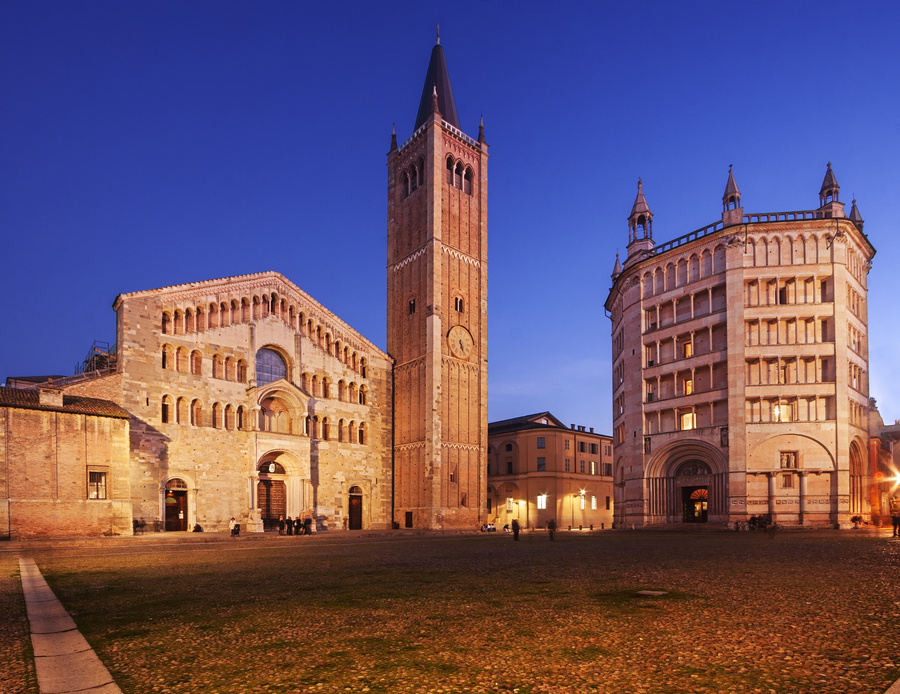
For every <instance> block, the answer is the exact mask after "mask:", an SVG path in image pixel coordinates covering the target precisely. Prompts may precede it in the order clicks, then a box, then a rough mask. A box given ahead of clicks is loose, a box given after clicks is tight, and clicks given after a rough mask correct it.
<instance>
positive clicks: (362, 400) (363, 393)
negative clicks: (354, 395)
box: [359, 386, 369, 405]
mask: <svg viewBox="0 0 900 694" xmlns="http://www.w3.org/2000/svg"><path fill="white" fill-rule="evenodd" d="M368 394H369V390H368V388H366V387H365V386H361V387H360V389H359V404H360V405H365V404H366V401H367V400H368Z"/></svg>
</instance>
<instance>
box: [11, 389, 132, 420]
mask: <svg viewBox="0 0 900 694" xmlns="http://www.w3.org/2000/svg"><path fill="white" fill-rule="evenodd" d="M0 407H14V408H17V409H22V410H45V411H47V412H66V413H68V414H86V415H93V416H95V417H117V418H119V419H128V418H129V416H130V415H129V414H128V412H127V411H125V410H123V409H122V408H121V407H119V406H118V405H117V404H116V403H114V402H110V401H109V400H100V399H99V398H85V397H82V396H80V395H66V394H63V404H62V407H56V406H53V405H42V404H41V402H40V393H39V392H38V391H37V390H32V389H29V390H25V389H22V388H4V387H0Z"/></svg>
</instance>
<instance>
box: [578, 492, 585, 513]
mask: <svg viewBox="0 0 900 694" xmlns="http://www.w3.org/2000/svg"><path fill="white" fill-rule="evenodd" d="M579 498H580V499H581V510H582V511H584V494H582V495H581V496H580V497H579Z"/></svg>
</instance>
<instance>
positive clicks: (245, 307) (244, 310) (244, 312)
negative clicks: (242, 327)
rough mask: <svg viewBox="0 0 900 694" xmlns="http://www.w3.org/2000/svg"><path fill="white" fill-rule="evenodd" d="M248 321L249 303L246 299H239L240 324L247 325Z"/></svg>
mask: <svg viewBox="0 0 900 694" xmlns="http://www.w3.org/2000/svg"><path fill="white" fill-rule="evenodd" d="M249 321H250V302H249V301H248V300H247V297H244V298H243V299H241V322H242V323H247V322H249Z"/></svg>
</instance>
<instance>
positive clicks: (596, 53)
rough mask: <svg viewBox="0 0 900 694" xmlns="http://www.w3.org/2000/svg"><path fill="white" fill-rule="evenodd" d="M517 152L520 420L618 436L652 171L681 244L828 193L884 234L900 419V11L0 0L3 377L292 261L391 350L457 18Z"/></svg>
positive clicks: (52, 364) (510, 228)
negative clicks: (402, 273) (134, 305)
mask: <svg viewBox="0 0 900 694" xmlns="http://www.w3.org/2000/svg"><path fill="white" fill-rule="evenodd" d="M436 23H440V25H441V43H442V45H443V46H444V49H445V53H446V57H447V63H448V67H449V70H450V76H451V79H452V84H453V88H454V92H455V96H456V103H457V106H458V109H459V116H460V120H461V124H462V127H463V130H464V131H466V132H467V133H469V134H470V135H473V136H475V135H477V133H478V121H479V117H480V116H481V115H482V114H483V115H484V123H485V134H486V139H487V141H488V143H489V144H490V145H491V149H490V153H491V160H490V166H489V209H490V216H489V220H490V222H489V248H490V264H489V267H490V270H489V277H490V285H489V287H490V289H489V315H490V333H489V341H490V342H489V344H490V354H489V368H490V411H489V418H490V419H491V421H494V420H497V419H503V418H507V417H514V416H518V415H521V414H526V413H530V412H538V411H543V410H550V411H552V412H553V413H554V414H556V415H557V416H558V417H559V418H560V419H562V420H563V421H564V422H566V423H575V424H584V425H587V426H593V427H596V428H597V430H599V431H602V432H604V433H611V426H612V424H611V415H610V412H611V405H610V380H611V377H610V335H609V333H610V325H609V321H608V319H607V318H606V316H605V314H604V311H603V302H604V300H605V298H606V294H607V291H608V289H609V286H610V279H609V275H610V272H611V270H612V267H613V263H614V260H615V254H616V251H617V250H618V251H620V252H621V253H622V255H623V257H624V250H625V244H626V243H627V226H626V221H625V220H626V217H627V215H628V213H629V211H630V209H631V204H632V202H633V201H634V195H635V191H636V183H637V179H638V177H639V176H641V177H643V180H644V192H645V193H646V196H647V200H648V202H649V204H650V207H651V209H652V210H653V212H654V215H655V217H654V237H655V239H656V240H657V242H663V241H666V240H668V239H671V238H673V237H676V236H680V235H681V234H684V233H687V232H689V231H692V230H694V229H697V228H699V227H702V226H705V225H707V224H709V223H712V222H713V221H715V220H716V219H718V218H719V217H720V215H721V209H722V208H721V197H722V193H723V191H724V188H725V181H726V177H727V172H728V166H729V164H733V165H734V173H735V177H736V179H737V182H738V185H739V186H740V188H741V192H742V194H743V204H744V209H745V211H747V212H774V211H787V210H805V209H813V208H815V207H817V206H818V192H819V186H820V185H821V183H822V178H823V176H824V174H825V165H826V163H827V162H828V161H831V162H833V166H834V171H835V174H836V176H837V179H838V182H839V183H840V185H841V200H842V201H844V202H846V203H847V210H848V211H849V204H850V201H851V200H852V198H853V197H854V196H855V197H856V198H857V200H858V205H859V208H860V211H861V212H862V215H863V217H864V219H865V221H866V227H865V230H866V232H867V233H868V235H869V238H870V239H871V241H872V243H873V244H874V245H875V247H876V248H877V249H878V255H877V256H876V258H875V263H874V267H873V269H872V271H871V273H870V275H869V306H870V312H869V329H870V367H871V391H872V395H873V396H874V397H876V398H877V399H878V402H879V407H880V410H881V412H882V415H883V416H884V418H885V419H886V420H888V421H893V420H894V419H895V418H897V417H900V393H898V387H897V383H898V373H900V347H898V344H900V328H898V320H897V313H898V312H897V310H896V301H897V298H898V296H900V271H898V269H900V241H898V224H897V220H898V211H897V210H893V211H892V207H891V206H892V205H894V204H898V202H900V198H898V190H900V185H898V183H900V174H898V171H900V147H898V145H900V98H898V86H897V84H898V83H897V76H898V74H900V50H898V45H900V44H898V40H897V36H896V31H897V27H898V26H900V4H898V3H896V2H865V1H862V2H854V3H851V2H846V3H841V2H828V1H824V2H823V1H818V2H792V1H790V0H787V1H781V2H752V3H725V2H659V3H649V2H643V3H636V2H616V3H613V2H600V1H594V2H556V3H551V2H524V1H519V2H498V1H496V0H491V1H485V2H466V1H464V0H460V1H457V2H454V3H447V2H439V3H438V2H426V1H419V2H396V3H391V2H331V3H320V2H316V3H312V2H284V1H279V0H268V1H266V2H234V1H228V0H215V1H214V2H213V1H209V2H199V1H191V0H178V1H166V0H162V1H153V2H149V1H148V2H143V1H137V2H121V1H120V0H110V1H106V2H101V1H94V0H85V1H83V2H39V1H36V0H29V1H28V2H14V1H12V0H0V125H2V134H0V257H2V271H0V290H2V292H3V296H4V297H5V301H4V306H5V311H4V314H5V318H4V320H3V322H2V324H3V326H4V327H3V329H2V333H0V378H2V379H5V378H6V377H7V376H20V375H32V374H53V373H60V374H71V373H72V372H73V369H74V366H75V364H76V362H78V361H79V360H81V359H83V358H84V356H85V354H86V353H87V351H88V348H89V347H90V345H91V343H92V341H93V340H95V339H100V340H108V341H110V342H113V341H114V340H115V314H114V313H113V311H112V309H111V305H112V302H113V300H114V299H115V297H116V295H117V294H119V293H120V292H131V291H138V290H142V289H149V288H153V287H162V286H166V285H170V284H178V283H182V282H191V281H196V280H204V279H210V278H215V277H224V276H228V275H237V274H244V273H251V272H260V271H264V270H276V271H279V272H281V273H283V274H284V275H286V276H287V277H288V278H290V279H291V280H293V281H294V282H295V283H296V284H297V285H299V286H300V287H301V288H303V289H304V290H306V291H307V292H309V293H310V294H311V295H312V296H313V297H314V298H316V299H317V300H318V301H320V302H321V303H322V304H324V305H325V306H326V307H328V308H329V309H331V310H332V311H334V312H336V313H337V314H338V315H339V316H341V317H342V318H343V319H345V320H346V321H347V322H349V323H350V325H352V326H354V327H355V328H356V329H357V330H359V331H360V332H361V333H362V334H363V335H365V336H366V337H368V338H369V339H371V340H373V341H374V342H375V343H376V344H378V345H379V346H381V347H384V345H385V286H386V271H385V264H386V244H385V233H386V231H385V229H386V189H387V184H386V168H385V163H386V153H387V150H388V147H389V143H390V134H391V125H392V124H393V123H396V127H397V134H398V138H399V139H400V140H401V141H402V140H404V139H406V138H407V137H408V136H409V135H410V134H411V131H412V126H413V121H414V119H415V115H416V109H417V107H418V103H419V96H420V94H421V90H422V85H423V80H424V77H425V69H426V67H427V64H428V57H429V54H430V51H431V47H432V45H433V43H434V32H435V24H436Z"/></svg>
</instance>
